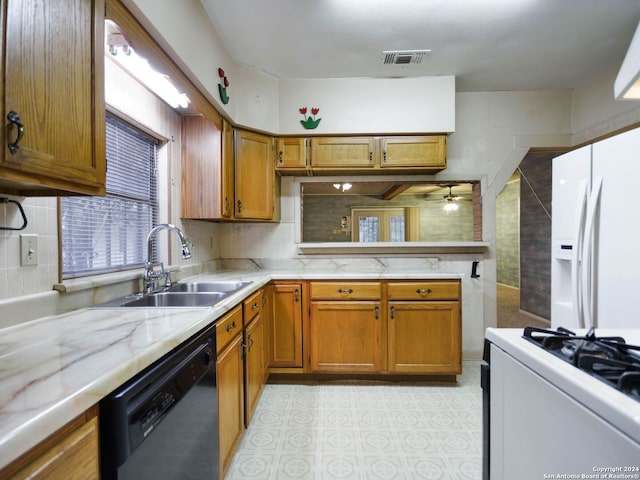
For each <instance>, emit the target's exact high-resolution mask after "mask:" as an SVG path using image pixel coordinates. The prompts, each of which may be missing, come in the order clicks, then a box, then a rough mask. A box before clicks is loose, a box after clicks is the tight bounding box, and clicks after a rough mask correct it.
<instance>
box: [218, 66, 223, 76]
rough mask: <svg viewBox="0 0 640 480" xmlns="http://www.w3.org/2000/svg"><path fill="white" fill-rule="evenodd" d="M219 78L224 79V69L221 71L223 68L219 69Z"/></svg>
mask: <svg viewBox="0 0 640 480" xmlns="http://www.w3.org/2000/svg"><path fill="white" fill-rule="evenodd" d="M218 76H219V77H224V70H223V69H221V68H219V69H218Z"/></svg>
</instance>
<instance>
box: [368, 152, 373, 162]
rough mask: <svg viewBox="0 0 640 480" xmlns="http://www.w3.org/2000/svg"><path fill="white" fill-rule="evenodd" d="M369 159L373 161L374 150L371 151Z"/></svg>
mask: <svg viewBox="0 0 640 480" xmlns="http://www.w3.org/2000/svg"><path fill="white" fill-rule="evenodd" d="M369 161H370V162H373V152H371V151H370V152H369Z"/></svg>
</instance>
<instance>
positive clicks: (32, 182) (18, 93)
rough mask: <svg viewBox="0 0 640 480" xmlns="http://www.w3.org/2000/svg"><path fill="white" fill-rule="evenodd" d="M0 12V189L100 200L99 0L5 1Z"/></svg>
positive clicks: (101, 34) (103, 160) (102, 164)
mask: <svg viewBox="0 0 640 480" xmlns="http://www.w3.org/2000/svg"><path fill="white" fill-rule="evenodd" d="M45 6H46V8H45ZM2 10H3V11H4V13H5V16H4V18H3V25H2V27H3V30H4V39H3V46H4V50H3V52H2V53H1V55H2V71H3V75H4V79H3V80H4V85H3V87H4V90H3V93H4V96H3V97H2V96H0V103H1V108H0V114H2V118H3V121H4V123H3V128H2V129H0V131H1V133H0V140H1V141H2V144H3V152H2V155H0V187H1V188H0V189H1V190H3V191H12V190H11V189H12V188H15V191H16V192H25V193H26V192H31V193H33V194H42V193H47V191H48V190H47V189H48V188H49V189H53V190H52V191H60V192H62V191H64V192H78V193H87V194H93V195H104V192H105V172H106V156H105V106H104V88H103V85H104V0H56V1H55V2H44V3H43V2H42V1H41V0H5V1H3V2H2ZM10 112H15V114H17V115H18V117H19V122H20V123H21V124H22V125H23V127H22V128H23V134H22V137H21V138H20V141H19V142H17V139H18V136H19V135H18V131H19V127H18V126H17V123H11V122H10V121H9V120H8V119H7V115H8V114H9V113H10ZM16 122H17V120H16ZM10 143H17V148H16V149H14V153H12V152H11V151H10V148H9V146H8V145H9V144H10ZM49 193H51V191H50V192H49Z"/></svg>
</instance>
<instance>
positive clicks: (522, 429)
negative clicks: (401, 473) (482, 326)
mask: <svg viewBox="0 0 640 480" xmlns="http://www.w3.org/2000/svg"><path fill="white" fill-rule="evenodd" d="M546 332H549V331H546ZM546 332H545V331H537V329H533V330H531V329H527V332H526V335H527V337H528V338H524V337H523V334H525V330H523V329H496V328H489V329H487V331H486V335H485V337H486V340H487V344H486V348H485V361H486V362H487V365H485V366H484V367H483V378H482V380H483V394H484V412H483V413H484V420H485V438H484V449H485V452H484V456H485V471H484V478H485V480H486V479H489V478H490V479H491V480H512V479H519V480H528V479H532V480H538V479H545V478H549V479H550V478H554V479H557V478H598V479H603V478H607V479H608V478H612V479H613V478H640V351H634V350H630V351H629V349H627V348H626V346H620V344H619V341H618V340H606V339H605V340H604V342H602V343H603V344H604V346H603V349H604V350H607V349H609V348H613V349H621V350H622V351H623V356H625V355H626V356H627V357H626V360H631V364H632V365H631V366H630V367H628V366H624V367H621V366H620V365H618V360H615V359H614V361H612V362H610V361H609V360H607V359H606V358H605V359H604V360H602V358H603V357H610V356H615V355H616V354H610V353H603V352H601V351H600V350H601V349H600V348H599V347H597V344H599V343H601V339H602V338H603V337H622V338H623V339H624V340H625V341H626V344H627V345H640V329H629V330H621V329H615V330H607V329H602V330H596V331H595V333H594V332H587V331H586V330H574V332H572V333H575V335H570V334H568V333H566V332H562V331H560V332H557V331H551V332H549V333H546ZM594 335H595V336H594ZM548 337H550V338H548ZM582 337H584V338H582ZM636 358H637V365H635V366H634V365H633V364H634V362H635V360H636ZM574 363H575V364H577V365H574ZM583 364H584V365H586V367H584V366H583ZM584 368H587V370H585V369H584ZM623 369H627V370H629V371H630V372H631V373H629V374H628V375H627V377H628V379H630V380H631V383H628V382H626V383H624V384H623V387H622V389H619V388H618V387H616V386H614V385H613V383H615V382H617V377H619V376H621V375H622V370H623ZM636 369H637V370H636ZM589 370H591V371H589ZM613 377H616V378H613ZM631 377H635V378H631ZM612 379H613V380H612ZM634 381H635V382H636V383H635V384H634V383H633V382H634ZM612 382H613V383H612Z"/></svg>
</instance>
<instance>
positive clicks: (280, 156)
mask: <svg viewBox="0 0 640 480" xmlns="http://www.w3.org/2000/svg"><path fill="white" fill-rule="evenodd" d="M282 157H283V152H282V150H280V151H279V152H278V158H279V161H280V163H282V161H283V158H282Z"/></svg>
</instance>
